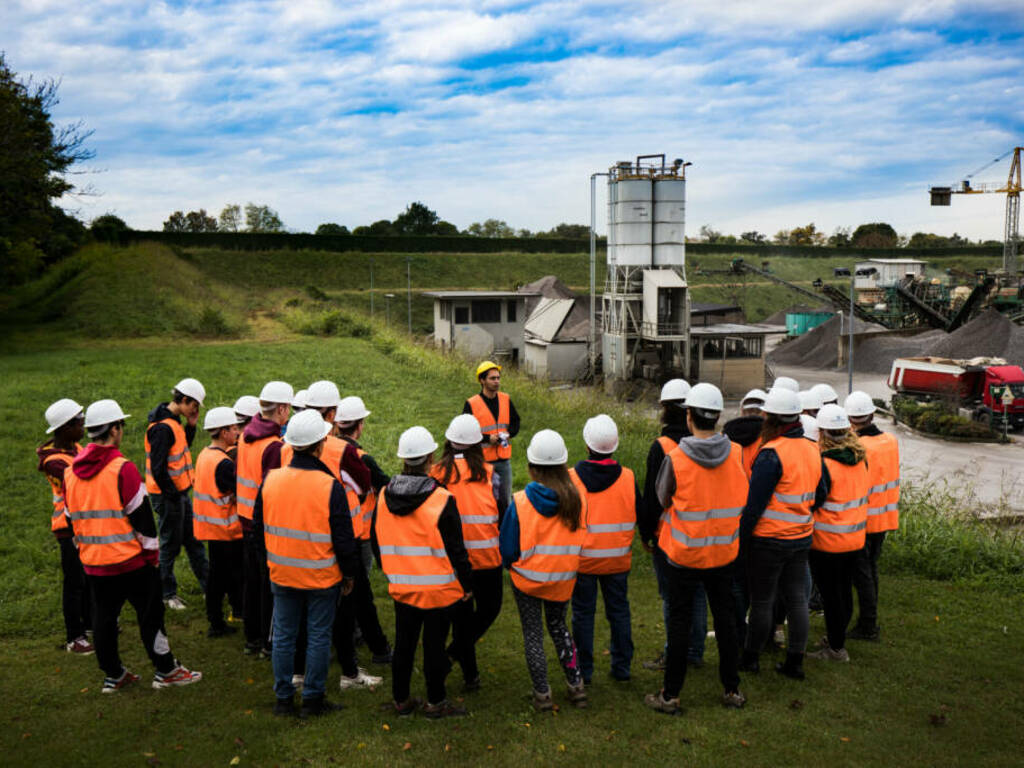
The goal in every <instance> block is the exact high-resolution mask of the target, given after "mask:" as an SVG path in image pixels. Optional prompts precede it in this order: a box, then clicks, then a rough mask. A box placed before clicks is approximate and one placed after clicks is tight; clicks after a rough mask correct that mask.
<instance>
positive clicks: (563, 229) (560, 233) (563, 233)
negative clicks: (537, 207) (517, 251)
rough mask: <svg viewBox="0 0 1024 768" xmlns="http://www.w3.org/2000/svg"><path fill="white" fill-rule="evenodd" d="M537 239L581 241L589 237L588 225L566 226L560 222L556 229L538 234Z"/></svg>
mask: <svg viewBox="0 0 1024 768" xmlns="http://www.w3.org/2000/svg"><path fill="white" fill-rule="evenodd" d="M537 237H559V238H565V239H567V240H582V239H583V238H589V237H590V226H589V225H588V224H566V223H565V222H562V223H561V224H559V225H558V226H557V227H553V228H552V229H549V230H548V231H547V232H538V233H537Z"/></svg>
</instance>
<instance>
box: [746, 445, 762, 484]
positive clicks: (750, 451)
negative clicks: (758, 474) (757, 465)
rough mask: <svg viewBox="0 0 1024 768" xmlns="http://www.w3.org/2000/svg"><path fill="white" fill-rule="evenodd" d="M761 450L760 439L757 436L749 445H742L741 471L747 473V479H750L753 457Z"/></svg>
mask: <svg viewBox="0 0 1024 768" xmlns="http://www.w3.org/2000/svg"><path fill="white" fill-rule="evenodd" d="M760 450H761V439H760V438H758V439H757V440H755V441H754V442H752V443H751V444H750V445H744V446H743V471H744V472H746V473H747V479H748V480H749V479H750V470H752V469H753V468H754V459H756V458H757V454H758V453H759V452H760Z"/></svg>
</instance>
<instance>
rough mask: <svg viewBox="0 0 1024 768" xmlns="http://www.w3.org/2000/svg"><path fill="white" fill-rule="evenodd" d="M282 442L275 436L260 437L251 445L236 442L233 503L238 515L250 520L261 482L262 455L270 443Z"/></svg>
mask: <svg viewBox="0 0 1024 768" xmlns="http://www.w3.org/2000/svg"><path fill="white" fill-rule="evenodd" d="M278 442H282V440H281V438H280V437H278V436H277V435H270V436H269V437H262V438H260V439H259V440H254V441H252V442H251V443H247V442H245V438H244V437H242V438H239V440H238V453H237V454H236V457H235V475H236V476H235V502H236V503H237V504H238V515H239V516H240V517H244V518H245V519H246V520H252V513H253V508H254V507H255V506H256V494H257V493H258V492H259V487H260V483H261V482H262V481H263V454H264V452H265V451H266V450H267V448H268V447H269V446H270V444H271V443H278Z"/></svg>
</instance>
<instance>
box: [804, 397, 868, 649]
mask: <svg viewBox="0 0 1024 768" xmlns="http://www.w3.org/2000/svg"><path fill="white" fill-rule="evenodd" d="M817 419H818V429H819V439H818V445H819V447H820V449H821V456H822V459H824V463H825V466H824V479H825V484H826V486H827V487H828V497H827V498H826V499H825V503H824V504H822V505H821V507H819V508H818V509H817V510H815V512H814V536H813V540H812V542H811V553H810V557H809V562H810V565H811V572H812V573H813V574H814V582H815V584H817V586H818V589H819V590H820V592H821V600H822V604H823V607H824V610H825V628H826V630H827V631H828V634H827V635H826V637H825V638H823V639H822V643H821V645H822V647H821V649H820V650H818V651H815V652H814V653H809V654H807V655H808V657H809V658H812V659H825V660H828V661H846V662H848V661H849V660H850V654H849V653H848V652H847V650H846V629H847V627H848V626H849V625H850V619H851V618H852V617H853V574H854V573H855V571H856V570H857V565H858V562H859V561H860V559H861V558H862V556H863V551H864V540H865V529H866V528H867V520H868V501H869V495H870V492H871V479H870V475H869V472H868V464H867V461H865V456H866V452H865V450H864V446H862V445H861V444H860V441H859V440H858V439H857V435H856V434H854V432H853V431H852V430H851V429H850V420H849V418H848V417H847V415H846V411H844V410H843V409H842V407H841V406H838V405H836V404H835V403H829V404H827V405H823V406H822V407H821V410H820V411H818V417H817Z"/></svg>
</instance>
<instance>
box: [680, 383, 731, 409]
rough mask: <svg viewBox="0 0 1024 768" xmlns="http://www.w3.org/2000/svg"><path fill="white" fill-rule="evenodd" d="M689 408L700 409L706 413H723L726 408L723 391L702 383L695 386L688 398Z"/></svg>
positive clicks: (687, 405)
mask: <svg viewBox="0 0 1024 768" xmlns="http://www.w3.org/2000/svg"><path fill="white" fill-rule="evenodd" d="M686 407H687V408H699V409H701V410H704V411H721V410H722V409H723V408H724V407H725V403H724V402H723V401H722V391H721V390H720V389H719V388H718V387H716V386H715V385H714V384H707V383H705V382H703V381H702V382H700V383H699V384H694V385H693V387H692V388H691V389H690V394H688V395H687V396H686Z"/></svg>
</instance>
